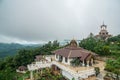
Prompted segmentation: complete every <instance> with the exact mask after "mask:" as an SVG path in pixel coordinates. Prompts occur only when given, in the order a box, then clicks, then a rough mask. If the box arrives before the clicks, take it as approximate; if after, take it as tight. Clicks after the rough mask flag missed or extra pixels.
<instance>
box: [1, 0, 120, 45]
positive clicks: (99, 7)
mask: <svg viewBox="0 0 120 80" xmlns="http://www.w3.org/2000/svg"><path fill="white" fill-rule="evenodd" d="M103 21H104V23H105V24H106V25H107V28H108V31H109V33H110V34H113V35H117V34H120V0H0V42H7V43H8V42H18V43H36V42H44V41H49V40H56V39H57V40H64V39H72V38H73V37H74V38H75V39H83V38H85V37H87V36H88V35H89V33H90V32H92V33H94V34H98V32H99V30H100V25H101V24H102V23H103Z"/></svg>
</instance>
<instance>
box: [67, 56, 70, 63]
mask: <svg viewBox="0 0 120 80" xmlns="http://www.w3.org/2000/svg"><path fill="white" fill-rule="evenodd" d="M67 59H68V60H67V61H68V62H67V63H68V65H70V59H69V57H68V58H67Z"/></svg>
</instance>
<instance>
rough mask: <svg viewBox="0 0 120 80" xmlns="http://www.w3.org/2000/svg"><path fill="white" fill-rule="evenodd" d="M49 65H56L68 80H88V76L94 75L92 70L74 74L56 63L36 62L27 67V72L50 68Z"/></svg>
mask: <svg viewBox="0 0 120 80" xmlns="http://www.w3.org/2000/svg"><path fill="white" fill-rule="evenodd" d="M51 65H56V66H57V67H59V68H60V69H61V70H62V75H63V76H65V77H67V78H68V79H70V80H72V78H75V80H79V79H84V78H88V76H90V75H94V74H95V71H94V68H93V69H88V70H84V71H78V72H75V71H73V70H71V69H70V68H68V67H66V66H64V65H62V64H60V63H58V62H56V61H52V62H44V63H42V62H36V63H35V64H30V65H28V66H27V67H28V70H29V71H31V70H37V69H40V68H46V67H51Z"/></svg>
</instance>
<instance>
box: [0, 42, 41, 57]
mask: <svg viewBox="0 0 120 80" xmlns="http://www.w3.org/2000/svg"><path fill="white" fill-rule="evenodd" d="M38 46H42V45H40V44H34V45H32V44H30V45H22V44H18V43H10V44H9V43H0V58H4V57H6V56H13V55H15V54H16V53H17V52H18V51H19V50H20V49H24V48H25V49H26V48H27V49H31V48H35V47H38Z"/></svg>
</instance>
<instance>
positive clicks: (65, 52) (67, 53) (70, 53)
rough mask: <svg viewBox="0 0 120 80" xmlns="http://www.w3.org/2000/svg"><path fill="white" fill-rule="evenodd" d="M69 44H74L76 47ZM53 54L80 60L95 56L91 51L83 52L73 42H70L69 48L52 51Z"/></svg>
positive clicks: (83, 50)
mask: <svg viewBox="0 0 120 80" xmlns="http://www.w3.org/2000/svg"><path fill="white" fill-rule="evenodd" d="M71 44H76V46H74V45H71ZM53 53H55V54H56V55H60V56H63V57H69V58H74V57H80V59H81V60H84V59H86V58H87V57H88V56H89V55H90V54H92V55H96V54H95V53H93V52H91V51H88V50H85V49H83V48H81V47H77V43H76V42H75V40H74V41H73V40H72V41H71V42H70V45H69V46H67V47H65V48H62V49H58V50H56V51H53Z"/></svg>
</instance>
